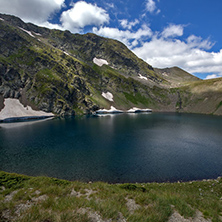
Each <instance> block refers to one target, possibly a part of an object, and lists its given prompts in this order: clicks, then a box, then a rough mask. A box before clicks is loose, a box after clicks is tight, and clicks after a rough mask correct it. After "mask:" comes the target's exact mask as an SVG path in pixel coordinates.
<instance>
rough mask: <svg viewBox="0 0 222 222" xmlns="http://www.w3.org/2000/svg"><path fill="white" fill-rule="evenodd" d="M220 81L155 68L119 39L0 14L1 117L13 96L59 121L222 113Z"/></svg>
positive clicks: (172, 69) (183, 72) (181, 71)
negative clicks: (137, 112) (106, 112)
mask: <svg viewBox="0 0 222 222" xmlns="http://www.w3.org/2000/svg"><path fill="white" fill-rule="evenodd" d="M221 82H222V79H217V80H213V81H203V80H199V79H198V78H196V77H194V76H192V75H190V74H189V73H187V72H185V71H183V70H181V69H179V68H177V67H174V68H167V69H163V70H161V69H154V68H153V67H152V66H151V65H149V64H147V63H146V62H144V61H143V60H141V59H139V58H138V57H137V56H136V55H135V54H133V53H132V52H131V51H130V50H129V49H128V48H127V47H126V46H125V45H123V44H122V43H120V42H118V41H116V40H112V39H107V38H103V37H99V36H97V35H94V34H90V33H88V34H85V35H79V34H72V33H70V32H69V31H60V30H50V29H46V28H42V27H38V26H36V25H33V24H30V23H24V22H23V21H22V20H20V19H19V18H17V17H14V16H10V15H3V14H0V111H1V110H2V109H3V108H4V106H5V105H4V101H5V99H6V98H15V99H19V101H20V102H21V103H22V104H23V105H24V106H25V107H26V106H30V107H31V108H32V109H33V110H42V111H45V112H52V113H54V114H56V115H74V114H82V113H91V112H93V111H95V110H98V109H100V108H106V109H109V108H110V107H111V106H114V107H116V108H117V109H122V110H127V109H130V108H132V107H139V108H151V109H153V110H154V111H181V112H197V113H213V114H219V115H221V114H222V85H221ZM212 84H213V85H212ZM214 86H215V87H214ZM199 90H200V91H199ZM106 93H109V95H112V99H110V98H108V97H106V96H104V94H106Z"/></svg>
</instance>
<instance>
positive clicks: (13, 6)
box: [0, 0, 222, 79]
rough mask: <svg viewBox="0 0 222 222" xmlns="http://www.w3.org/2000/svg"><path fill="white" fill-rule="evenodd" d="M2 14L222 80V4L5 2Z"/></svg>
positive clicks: (0, 0)
mask: <svg viewBox="0 0 222 222" xmlns="http://www.w3.org/2000/svg"><path fill="white" fill-rule="evenodd" d="M0 13H5V14H11V15H15V16H18V17H20V18H21V19H22V20H23V21H25V22H31V23H34V24H36V25H40V26H44V27H48V28H56V29H61V30H69V31H71V32H72V33H80V34H84V33H88V32H91V33H95V34H97V35H100V36H104V37H108V38H112V39H117V40H119V41H121V42H123V43H124V44H125V45H126V46H127V47H128V48H129V49H130V50H132V51H133V52H134V53H135V54H136V55H137V56H138V57H140V58H142V59H143V60H144V61H146V62H147V63H149V64H150V65H152V66H153V67H157V68H166V67H173V66H178V67H180V68H182V69H184V70H186V71H187V72H189V73H191V74H193V75H195V76H197V77H199V78H201V79H210V78H217V77H222V26H221V21H222V1H221V0H211V1H210V0H201V1H200V0H186V1H185V0H109V1H104V0H91V1H88V0H84V1H75V0H8V1H6V0H0Z"/></svg>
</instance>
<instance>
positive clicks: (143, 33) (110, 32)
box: [93, 25, 152, 48]
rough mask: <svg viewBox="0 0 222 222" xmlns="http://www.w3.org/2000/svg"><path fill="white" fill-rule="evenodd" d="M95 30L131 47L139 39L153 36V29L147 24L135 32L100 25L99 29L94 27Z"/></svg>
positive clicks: (98, 33) (96, 32)
mask: <svg viewBox="0 0 222 222" xmlns="http://www.w3.org/2000/svg"><path fill="white" fill-rule="evenodd" d="M93 32H94V33H95V34H97V35H101V36H105V37H108V38H112V39H116V40H119V41H121V42H123V43H124V44H125V45H127V46H128V47H129V48H131V47H132V46H136V45H137V44H138V41H140V40H141V39H142V38H144V37H146V38H148V37H151V36H152V31H151V29H150V28H149V27H148V26H146V25H143V26H142V27H141V28H140V29H138V30H137V31H135V32H133V31H129V30H120V29H117V28H110V27H100V28H99V29H98V28H96V27H94V28H93ZM131 42H132V43H131Z"/></svg>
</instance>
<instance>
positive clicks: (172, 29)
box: [161, 24, 183, 38]
mask: <svg viewBox="0 0 222 222" xmlns="http://www.w3.org/2000/svg"><path fill="white" fill-rule="evenodd" d="M161 35H162V36H163V37H164V38H169V37H177V36H182V35H183V25H174V24H170V25H169V26H168V27H166V28H165V29H164V30H163V32H162V33H161Z"/></svg>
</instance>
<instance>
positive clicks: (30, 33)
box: [19, 27, 35, 38]
mask: <svg viewBox="0 0 222 222" xmlns="http://www.w3.org/2000/svg"><path fill="white" fill-rule="evenodd" d="M19 28H20V29H21V30H22V31H23V32H26V33H28V34H29V35H30V36H32V37H33V38H35V36H34V35H33V34H32V32H30V31H27V30H25V29H23V28H21V27H19Z"/></svg>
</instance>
